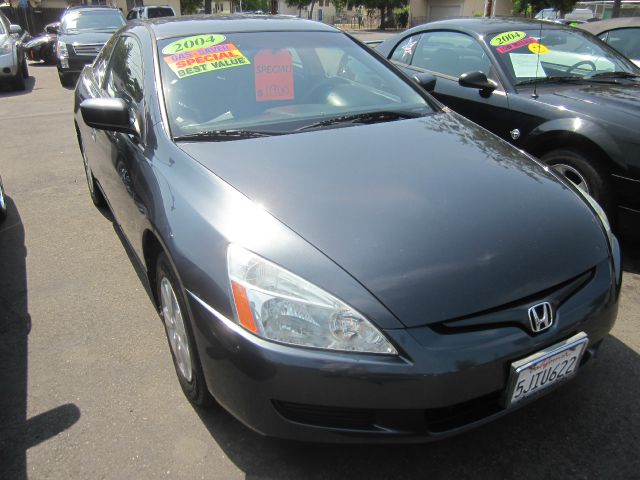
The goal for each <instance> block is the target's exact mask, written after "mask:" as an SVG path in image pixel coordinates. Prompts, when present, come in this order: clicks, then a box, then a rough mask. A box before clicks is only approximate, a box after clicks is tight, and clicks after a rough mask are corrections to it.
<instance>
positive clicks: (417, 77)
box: [411, 73, 436, 92]
mask: <svg viewBox="0 0 640 480" xmlns="http://www.w3.org/2000/svg"><path fill="white" fill-rule="evenodd" d="M411 78H412V79H413V81H414V82H416V83H417V84H418V85H420V86H421V87H422V88H424V89H425V90H426V91H427V92H433V89H434V88H436V77H434V76H433V75H431V74H430V73H414V74H413V75H412V76H411Z"/></svg>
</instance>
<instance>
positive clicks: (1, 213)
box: [0, 181, 7, 223]
mask: <svg viewBox="0 0 640 480" xmlns="http://www.w3.org/2000/svg"><path fill="white" fill-rule="evenodd" d="M6 218H7V194H6V193H5V191H4V187H3V186H2V182H1V181H0V223H2V222H4V221H5V219H6Z"/></svg>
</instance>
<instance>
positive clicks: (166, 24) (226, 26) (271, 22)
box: [145, 15, 340, 40]
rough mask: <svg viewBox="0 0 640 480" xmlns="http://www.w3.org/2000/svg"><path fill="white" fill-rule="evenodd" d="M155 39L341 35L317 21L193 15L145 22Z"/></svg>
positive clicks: (261, 16) (262, 16)
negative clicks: (298, 33)
mask: <svg viewBox="0 0 640 480" xmlns="http://www.w3.org/2000/svg"><path fill="white" fill-rule="evenodd" d="M145 25H146V26H147V27H148V28H151V29H152V30H153V32H154V34H155V36H156V38H157V39H158V40H161V39H163V38H172V37H181V36H185V37H186V36H191V35H198V34H202V33H209V32H211V33H232V32H265V31H305V32H320V31H324V32H340V30H338V29H336V28H334V27H331V26H329V25H325V24H324V23H320V22H313V21H311V20H304V19H301V18H297V17H285V16H277V15H207V16H205V15H194V16H185V17H161V18H158V19H152V20H150V21H146V22H145Z"/></svg>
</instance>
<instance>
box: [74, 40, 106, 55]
mask: <svg viewBox="0 0 640 480" xmlns="http://www.w3.org/2000/svg"><path fill="white" fill-rule="evenodd" d="M103 45H104V43H85V44H78V45H76V44H74V45H73V51H74V52H75V54H76V55H91V56H92V57H95V56H96V55H98V53H99V52H100V49H101V48H102V46H103Z"/></svg>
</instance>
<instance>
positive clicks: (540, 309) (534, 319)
mask: <svg viewBox="0 0 640 480" xmlns="http://www.w3.org/2000/svg"><path fill="white" fill-rule="evenodd" d="M529 322H530V323H531V331H532V332H533V333H538V332H542V331H543V330H546V329H547V328H549V327H550V326H551V325H552V324H553V309H552V308H551V304H550V303H549V302H542V303H538V304H537V305H534V306H533V307H531V308H530V309H529Z"/></svg>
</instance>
